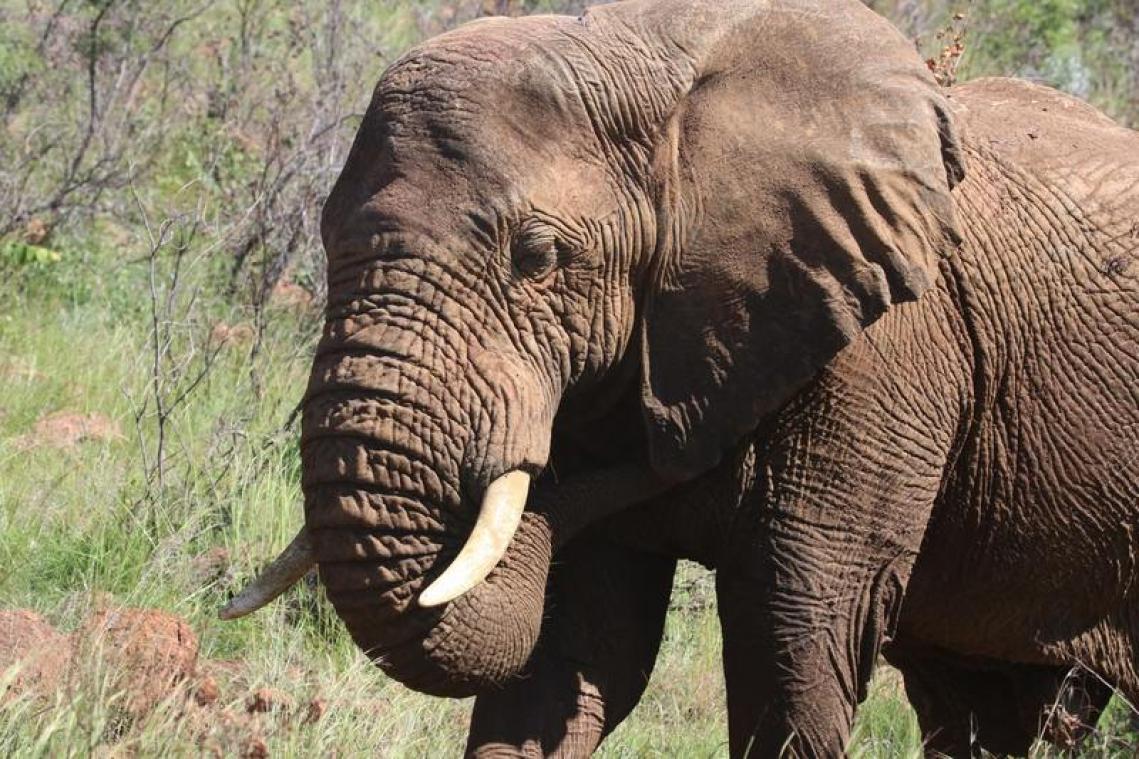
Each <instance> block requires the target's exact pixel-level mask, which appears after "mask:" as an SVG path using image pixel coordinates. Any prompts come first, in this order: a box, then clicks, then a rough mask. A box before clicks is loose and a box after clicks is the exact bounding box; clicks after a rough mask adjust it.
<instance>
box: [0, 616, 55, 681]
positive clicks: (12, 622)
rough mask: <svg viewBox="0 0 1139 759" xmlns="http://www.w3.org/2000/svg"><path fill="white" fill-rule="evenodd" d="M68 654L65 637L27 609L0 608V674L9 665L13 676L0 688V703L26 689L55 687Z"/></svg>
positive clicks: (7, 670) (4, 671)
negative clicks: (2, 688)
mask: <svg viewBox="0 0 1139 759" xmlns="http://www.w3.org/2000/svg"><path fill="white" fill-rule="evenodd" d="M69 656H70V651H69V645H68V637H67V636H66V635H64V634H63V633H61V632H59V631H58V630H56V629H55V628H54V627H52V626H51V625H50V624H48V622H47V620H45V619H44V618H43V617H41V616H40V615H39V614H36V613H35V612H33V611H28V610H27V609H15V610H0V675H3V674H4V673H7V672H9V670H10V669H12V668H13V667H14V668H15V671H16V676H15V679H14V680H13V681H12V682H11V683H9V684H8V687H7V688H6V689H5V690H4V691H3V692H0V703H3V701H4V700H6V699H7V698H9V697H12V696H16V695H19V694H22V693H25V692H28V691H33V692H41V693H42V692H49V691H51V690H54V689H55V688H57V687H59V685H60V682H61V680H62V678H63V675H64V673H65V672H66V671H67V661H68V658H69Z"/></svg>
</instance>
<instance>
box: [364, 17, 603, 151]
mask: <svg viewBox="0 0 1139 759" xmlns="http://www.w3.org/2000/svg"><path fill="white" fill-rule="evenodd" d="M573 23H574V22H573V20H572V19H562V18H554V17H544V18H536V19H490V20H485V21H482V22H476V23H473V24H468V25H466V26H464V27H461V28H460V29H458V30H455V31H453V32H449V33H447V34H444V35H442V36H440V37H436V38H434V39H432V40H429V41H428V42H426V43H424V44H422V45H420V46H418V47H416V48H413V49H412V50H411V51H410V52H409V53H407V54H406V55H405V56H404V57H402V58H401V59H400V60H398V61H397V62H396V63H395V64H393V65H392V66H391V68H389V69H388V70H387V71H386V72H385V73H384V75H383V77H382V79H381V80H380V84H379V87H378V89H377V96H378V100H379V102H380V104H381V106H382V107H383V109H384V112H385V114H386V115H388V116H389V117H390V118H393V119H394V120H396V121H398V122H401V123H402V124H404V125H406V127H407V128H410V129H415V128H417V127H418V128H420V129H423V128H426V129H428V130H438V129H440V128H442V129H444V130H448V129H449V130H451V131H453V132H456V133H462V134H465V135H466V136H477V135H478V133H479V131H480V127H482V128H483V129H482V130H481V131H491V132H498V131H502V127H504V126H505V127H508V128H509V127H513V128H514V129H515V130H516V131H522V132H524V133H525V134H527V135H530V134H532V133H533V132H535V131H536V130H541V128H542V127H549V128H548V129H547V130H546V133H545V134H543V135H542V136H544V137H546V138H549V137H550V136H553V135H555V134H557V133H558V130H557V129H556V127H559V126H560V127H561V128H562V129H564V126H565V124H564V122H565V121H567V120H573V119H575V118H580V117H582V116H584V114H585V111H584V109H583V108H582V106H581V100H580V97H579V96H578V85H577V82H576V78H577V77H576V75H575V72H574V67H573V66H572V65H568V64H567V60H568V59H567V57H566V55H565V50H566V48H567V47H569V46H572V45H571V43H570V42H569V30H568V29H566V28H564V27H566V26H567V25H570V24H573ZM559 122H561V123H559ZM521 126H524V127H525V129H522V130H519V129H518V128H519V127H521Z"/></svg>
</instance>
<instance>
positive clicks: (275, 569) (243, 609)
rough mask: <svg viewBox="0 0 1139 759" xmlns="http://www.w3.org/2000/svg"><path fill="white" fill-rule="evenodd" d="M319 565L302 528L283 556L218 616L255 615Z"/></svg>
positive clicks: (237, 617)
mask: <svg viewBox="0 0 1139 759" xmlns="http://www.w3.org/2000/svg"><path fill="white" fill-rule="evenodd" d="M315 565H316V560H315V559H314V558H313V555H312V545H311V544H310V543H309V537H308V530H306V529H305V528H304V527H302V528H301V529H300V532H298V533H297V536H296V537H295V538H293V541H292V542H291V543H289V545H288V546H286V547H285V550H284V551H281V555H280V556H278V557H277V558H276V559H274V560H273V563H272V564H270V565H269V566H267V567H265V569H264V570H263V571H262V572H261V574H259V575H257V579H255V580H254V581H253V582H252V583H251V584H249V585H248V586H246V588H245V589H244V590H243V591H241V592H240V593H238V594H237V595H236V596H235V597H234V598H233V599H232V600H231V601H230V602H229V603H228V604H226V605H225V606H224V607H223V608H222V609H221V610H220V611H219V612H218V617H220V618H221V619H225V620H230V619H239V618H241V617H244V616H245V615H247V614H252V613H253V612H255V611H257V610H258V609H260V608H261V607H263V606H265V605H267V604H268V603H269V602H270V601H272V600H273V599H274V598H276V597H277V596H279V595H281V594H282V593H284V592H285V591H286V590H288V589H289V588H291V587H293V586H294V585H296V584H297V582H298V581H299V580H300V579H301V578H302V577H304V576H305V573H306V572H308V571H309V570H310V569H312V568H313V567H314V566H315Z"/></svg>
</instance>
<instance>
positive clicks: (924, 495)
mask: <svg viewBox="0 0 1139 759" xmlns="http://www.w3.org/2000/svg"><path fill="white" fill-rule="evenodd" d="M837 389H838V391H839V392H837V393H833V394H832V393H831V392H828V388H827V387H825V386H824V387H822V388H820V389H819V390H818V391H817V392H815V393H812V394H809V395H807V396H806V397H804V398H802V399H801V401H800V402H799V403H797V404H796V405H795V406H794V407H791V408H789V409H788V410H787V411H786V412H785V414H783V415H781V416H780V417H779V418H776V419H775V420H773V422H772V423H771V428H770V430H769V432H768V433H767V434H765V435H764V436H763V437H761V438H760V441H761V444H760V448H759V449H758V451H757V462H756V467H755V468H756V472H757V478H756V481H755V484H754V486H753V488H752V494H751V495H750V496H749V498H748V499H747V500H746V501H745V502H744V503H743V504H742V505H741V507H740V509H739V512H738V514H737V516H736V517H735V520H734V523H733V526H732V529H731V531H730V533H731V545H730V547H729V548H728V550H727V551H726V552H725V555H724V558H723V561H721V562H720V564H719V565H718V567H717V593H718V599H719V611H720V620H721V626H722V632H723V636H724V674H725V681H726V684H727V691H728V723H729V733H730V749H731V753H732V755H733V756H737V757H740V756H751V757H772V758H773V759H774V757H781V756H797V757H832V756H840V755H842V753H843V751H844V750H845V748H846V743H847V741H848V740H849V737H850V729H851V725H852V723H853V720H854V711H855V707H856V706H857V704H858V703H859V702H860V701H861V700H862V699H863V698H865V696H866V690H867V686H868V684H869V680H870V675H871V673H872V670H873V668H874V665H875V663H876V661H877V659H878V655H879V651H880V650H881V646H882V644H883V642H884V641H885V640H888V639H889V638H891V637H892V636H893V632H894V629H895V628H896V623H897V619H898V616H899V613H900V609H901V604H902V597H903V595H904V593H905V589H906V586H907V584H908V582H909V578H910V574H911V571H912V568H913V565H914V562H915V560H916V558H917V556H918V551H919V550H920V548H921V544H922V540H923V538H924V535H925V529H926V526H927V524H928V523H929V520H930V515H931V514H932V510H933V504H934V502H935V500H936V498H937V495H938V492H939V489H940V485H941V476H942V472H943V471H944V468H945V463H946V460H947V455H948V450H949V448H950V443H951V437H950V433H948V432H946V431H945V430H946V429H947V427H948V425H944V424H943V425H942V426H941V427H940V429H941V430H942V432H940V433H938V434H939V436H938V437H936V438H935V437H933V435H934V433H936V432H937V430H938V429H939V427H938V426H937V425H936V424H934V423H933V422H921V421H915V420H917V419H920V417H919V416H918V415H917V414H916V413H912V416H909V417H907V416H905V415H904V414H905V413H906V408H905V406H904V405H902V404H901V403H896V404H894V406H892V407H889V406H887V407H886V408H883V407H880V406H878V405H877V404H875V403H869V402H867V401H866V397H865V396H861V395H859V394H856V393H855V392H854V391H853V390H852V389H850V388H849V387H847V386H843V385H840V386H839V387H838V388H837ZM855 401H857V403H855ZM899 420H904V421H905V422H906V423H905V424H904V425H903V424H902V423H901V421H899Z"/></svg>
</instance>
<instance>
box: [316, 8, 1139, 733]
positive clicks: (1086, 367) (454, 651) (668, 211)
mask: <svg viewBox="0 0 1139 759" xmlns="http://www.w3.org/2000/svg"><path fill="white" fill-rule="evenodd" d="M1137 219H1139V138H1137V137H1136V135H1135V134H1134V133H1131V132H1129V131H1126V130H1123V129H1121V128H1118V127H1115V126H1114V125H1112V124H1111V123H1110V122H1109V121H1107V120H1106V119H1105V118H1104V117H1102V116H1100V115H1099V114H1098V113H1096V112H1094V111H1093V110H1092V109H1090V108H1089V107H1087V106H1085V105H1083V104H1080V103H1078V102H1076V101H1073V100H1072V99H1070V98H1067V97H1064V96H1061V95H1059V94H1057V93H1054V92H1052V91H1050V90H1046V89H1043V88H1039V87H1034V86H1032V85H1028V84H1023V83H1017V82H1012V81H1004V80H990V81H983V82H978V83H974V84H970V85H967V86H963V87H959V88H956V89H954V90H952V91H950V92H946V91H942V90H940V89H939V88H937V86H936V84H935V83H934V82H933V80H932V79H931V78H930V76H929V74H928V72H927V71H926V70H925V68H924V65H923V64H922V63H921V61H920V60H918V59H917V58H916V57H915V55H914V53H913V51H912V47H911V45H910V44H909V43H908V42H907V41H906V40H904V39H903V38H902V37H901V36H900V35H898V34H897V33H896V32H895V31H894V30H892V29H891V28H890V27H889V25H888V24H886V23H885V22H884V21H882V20H881V19H879V18H878V17H877V16H875V15H874V14H873V13H871V12H870V11H868V10H867V9H865V8H864V7H863V6H862V5H861V4H859V3H857V2H855V0H849V2H846V1H845V0H843V1H841V2H822V1H821V0H819V1H818V2H816V1H814V0H773V1H772V2H762V1H761V0H749V1H744V0H731V1H729V2H712V1H711V0H697V1H695V2H682V1H681V0H659V1H658V2H651V1H650V0H630V1H629V2H624V3H617V4H614V5H612V6H603V7H599V8H595V9H593V10H591V11H590V12H588V13H587V14H585V15H584V16H582V17H581V18H578V19H573V18H563V17H536V18H529V19H517V20H489V21H483V22H479V23H476V24H472V25H469V26H467V27H464V28H462V29H460V30H458V31H456V32H453V33H450V34H447V35H444V36H442V37H440V38H437V39H436V40H433V41H431V42H428V43H427V44H425V45H424V46H421V47H420V48H417V49H416V50H414V51H412V52H411V53H409V54H408V55H407V56H405V57H404V58H403V59H401V60H400V61H399V62H397V63H396V64H395V65H393V66H392V68H391V69H389V70H388V72H386V73H385V74H384V77H383V78H382V80H381V82H380V84H379V85H378V87H377V89H376V93H375V96H374V98H373V101H372V104H371V106H370V107H369V109H368V113H367V115H366V117H365V119H364V122H363V124H362V126H361V128H360V132H359V135H358V137H357V140H356V143H355V145H354V146H353V149H352V152H351V154H350V156H349V158H348V161H347V164H346V166H345V169H344V172H343V174H342V176H341V178H340V180H339V181H338V183H337V185H336V187H335V189H334V190H333V192H332V195H331V196H330V198H329V200H328V203H327V205H326V207H325V212H324V224H323V233H324V240H325V246H326V249H327V251H328V257H329V293H330V296H329V306H328V314H327V325H326V328H325V333H324V337H323V339H322V341H321V343H320V346H319V348H318V353H317V357H316V359H315V362H314V367H313V372H312V377H311V380H310V384H309V389H308V393H307V396H306V401H305V412H304V421H303V440H302V460H303V474H304V476H303V486H304V493H305V513H306V524H307V527H308V530H309V532H310V535H311V540H312V544H313V548H314V551H315V554H316V558H317V561H318V563H319V565H320V573H321V578H322V581H323V583H324V585H325V587H326V589H327V591H328V595H329V598H330V599H331V601H332V603H333V604H334V606H335V608H336V610H337V613H338V614H339V616H340V617H341V618H342V619H343V621H344V622H345V624H346V625H347V627H348V629H349V631H350V632H351V634H352V635H353V637H354V639H355V640H356V641H357V643H358V644H359V645H360V646H361V648H363V649H364V650H365V651H367V652H368V653H369V654H370V655H371V656H372V657H373V658H374V659H375V660H376V662H377V663H378V664H379V665H380V666H381V667H382V668H383V669H384V670H385V671H386V672H388V673H389V674H391V675H392V676H393V677H395V678H396V679H398V680H400V681H401V682H404V683H406V684H407V685H409V686H410V687H413V688H416V689H418V690H421V691H424V692H427V693H433V694H437V695H444V696H453V697H459V696H468V695H478V697H479V698H478V701H477V703H476V707H475V713H474V718H473V723H472V727H471V737H470V742H469V745H468V751H469V752H470V753H472V754H481V755H492V754H498V753H506V754H512V753H519V752H521V753H524V754H533V755H539V754H561V755H584V754H588V753H590V752H591V751H592V750H594V749H595V748H596V746H597V745H598V744H599V743H600V741H601V740H602V739H603V737H604V736H605V735H606V734H608V732H610V731H611V730H612V729H613V728H614V727H615V726H616V725H617V724H618V723H619V722H620V721H621V720H622V719H623V718H624V717H625V716H626V715H627V714H628V713H629V711H630V710H631V709H632V707H633V706H634V705H635V704H636V702H637V700H638V698H639V697H640V695H641V692H642V691H643V688H644V686H645V683H646V681H647V678H648V675H649V673H650V672H651V669H652V665H653V661H654V659H655V657H656V652H657V648H658V646H659V643H660V637H661V631H662V627H663V620H664V615H665V611H666V608H667V602H668V595H669V591H670V589H671V582H672V573H673V570H674V567H675V560H676V558H678V557H684V558H692V559H696V560H699V561H702V562H703V563H705V564H707V565H709V566H712V567H715V568H716V570H717V592H718V601H719V609H720V615H721V620H722V625H723V632H724V643H725V647H724V667H725V673H726V679H727V688H728V711H729V722H730V732H731V736H730V744H731V750H732V753H733V754H734V755H737V756H739V755H744V754H748V753H750V755H753V756H777V755H779V754H780V751H781V750H782V749H783V748H784V747H787V748H789V749H790V750H791V751H792V752H793V753H795V754H797V755H802V756H830V755H835V754H838V753H839V752H841V749H842V747H843V745H844V744H845V742H846V740H847V738H848V735H849V730H850V725H851V721H852V719H853V714H854V709H855V706H856V704H857V702H858V701H859V700H860V699H861V698H862V697H863V696H864V694H865V687H866V683H867V681H868V679H869V676H870V672H871V669H872V667H873V665H874V662H875V660H876V659H877V657H878V655H879V653H880V652H882V653H885V655H886V656H887V658H889V659H891V660H892V661H894V662H895V663H896V664H898V666H899V667H900V668H901V669H902V671H903V674H904V675H905V678H906V686H907V690H908V691H909V692H910V694H911V698H912V700H913V701H914V702H915V705H916V706H917V708H918V710H919V715H920V719H921V723H922V727H923V730H924V731H925V732H926V733H927V734H928V735H929V736H930V738H929V745H930V750H931V752H934V751H940V752H943V753H946V754H949V755H954V756H956V755H967V754H969V753H971V752H973V751H976V750H977V749H978V747H979V746H988V747H990V748H992V749H993V750H998V751H1012V752H1017V751H1024V750H1026V749H1027V746H1028V743H1029V742H1030V741H1031V739H1032V737H1033V736H1034V735H1036V732H1037V731H1038V730H1040V729H1042V727H1043V726H1044V722H1043V719H1044V716H1047V715H1046V713H1047V712H1048V708H1047V707H1050V706H1051V704H1052V703H1053V701H1055V700H1056V697H1057V696H1058V694H1060V692H1061V691H1063V690H1064V687H1062V686H1064V684H1065V682H1066V681H1065V677H1066V675H1067V673H1068V671H1069V670H1070V669H1071V668H1072V666H1073V665H1074V664H1076V663H1077V662H1078V663H1082V664H1084V665H1085V666H1086V667H1089V668H1090V669H1091V670H1092V671H1093V672H1094V675H1091V674H1086V673H1085V674H1084V675H1079V674H1078V675H1076V678H1077V679H1079V680H1080V682H1081V683H1082V684H1083V685H1085V686H1086V687H1084V688H1083V689H1082V692H1083V693H1084V694H1085V697H1084V698H1083V699H1082V700H1080V699H1076V698H1073V697H1069V696H1068V695H1067V694H1066V691H1065V693H1064V694H1060V695H1063V696H1064V698H1065V699H1066V700H1068V701H1070V702H1071V703H1073V704H1074V705H1073V706H1072V709H1074V710H1075V711H1076V712H1078V713H1079V715H1080V716H1082V717H1084V718H1086V719H1092V718H1094V716H1095V714H1097V713H1098V710H1099V709H1100V708H1102V705H1103V701H1104V699H1105V698H1106V695H1105V694H1106V689H1104V688H1103V687H1101V686H1099V685H1098V684H1099V682H1100V681H1099V679H1098V678H1103V679H1104V680H1105V681H1107V682H1109V683H1111V684H1113V685H1115V686H1118V687H1120V688H1122V689H1123V691H1124V692H1125V693H1126V694H1127V695H1128V697H1129V698H1131V699H1132V700H1136V699H1139V677H1137V675H1136V672H1135V669H1134V662H1135V660H1136V659H1135V650H1134V648H1133V645H1132V640H1133V637H1132V636H1133V634H1134V632H1135V631H1136V627H1135V626H1136V623H1137V622H1139V614H1137V611H1139V609H1137V608H1136V606H1135V601H1134V598H1133V596H1131V594H1130V593H1129V591H1130V587H1131V582H1132V580H1133V579H1134V576H1135V572H1136V567H1135V560H1134V556H1135V551H1136V546H1135V543H1134V535H1133V531H1134V527H1135V524H1136V521H1137V517H1139V497H1137V496H1139V457H1137V456H1135V454H1134V451H1135V450H1136V444H1137V443H1139V385H1136V383H1135V381H1134V380H1135V377H1136V373H1137V370H1139V309H1137V308H1136V305H1137V300H1139V298H1137V293H1139V286H1137V284H1136V279H1135V277H1136V274H1135V271H1136V270H1137V269H1136V268H1135V267H1136V261H1135V259H1136V255H1137V254H1136V251H1137V249H1139V227H1137V226H1136V222H1137ZM514 470H523V471H527V472H530V473H533V474H536V475H538V474H540V475H541V476H540V479H539V480H538V482H537V484H536V486H535V488H534V489H533V491H532V493H531V497H530V501H529V505H528V507H527V512H526V514H525V515H524V518H523V521H522V524H521V526H520V527H519V529H518V531H517V532H516V534H515V535H514V539H513V542H512V543H511V544H510V547H509V548H508V550H507V552H506V555H505V557H504V558H503V559H502V561H501V562H500V563H499V564H498V566H497V567H496V568H495V570H494V571H493V572H492V573H491V575H490V576H489V577H488V578H486V580H485V581H483V582H482V583H481V584H479V585H478V586H477V587H475V588H474V590H472V591H470V592H469V593H467V594H466V595H463V596H461V597H460V598H458V599H456V600H455V601H453V602H451V603H450V604H447V605H445V606H443V607H441V608H435V609H427V608H423V607H420V606H419V605H417V604H416V598H417V596H418V594H419V593H420V592H421V591H422V590H423V589H424V588H425V587H426V586H427V584H428V583H429V582H430V581H431V580H432V579H433V578H435V577H438V576H439V574H440V573H441V572H442V571H443V569H444V568H445V567H446V565H447V564H448V563H449V561H450V560H451V559H452V558H453V557H454V556H455V554H456V552H457V551H458V549H459V547H460V546H461V545H462V544H463V542H464V540H465V537H466V535H467V534H468V532H469V531H470V529H471V525H472V523H473V521H474V519H475V514H476V512H477V509H478V503H479V501H480V498H481V495H482V493H483V492H484V491H485V490H486V489H487V488H488V486H489V485H490V483H491V482H492V481H494V480H496V479H497V478H498V477H500V476H501V475H503V474H505V473H508V472H511V471H514ZM637 503H640V505H637V506H635V507H633V508H631V507H632V506H633V504H637ZM615 512H619V513H617V514H616V516H613V514H614V513H615ZM555 554H556V559H555ZM552 563H553V565H554V570H553V572H552V574H551V564H552ZM997 690H999V691H1000V692H1002V693H1004V694H1005V696H1004V697H1002V698H1000V699H994V698H993V697H992V695H991V693H993V692H994V691H997ZM1042 714H1043V715H1044V716H1042ZM1048 727H1049V729H1051V728H1052V726H1051V725H1049V726H1048ZM974 728H976V729H974ZM1046 732H1047V731H1046Z"/></svg>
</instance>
